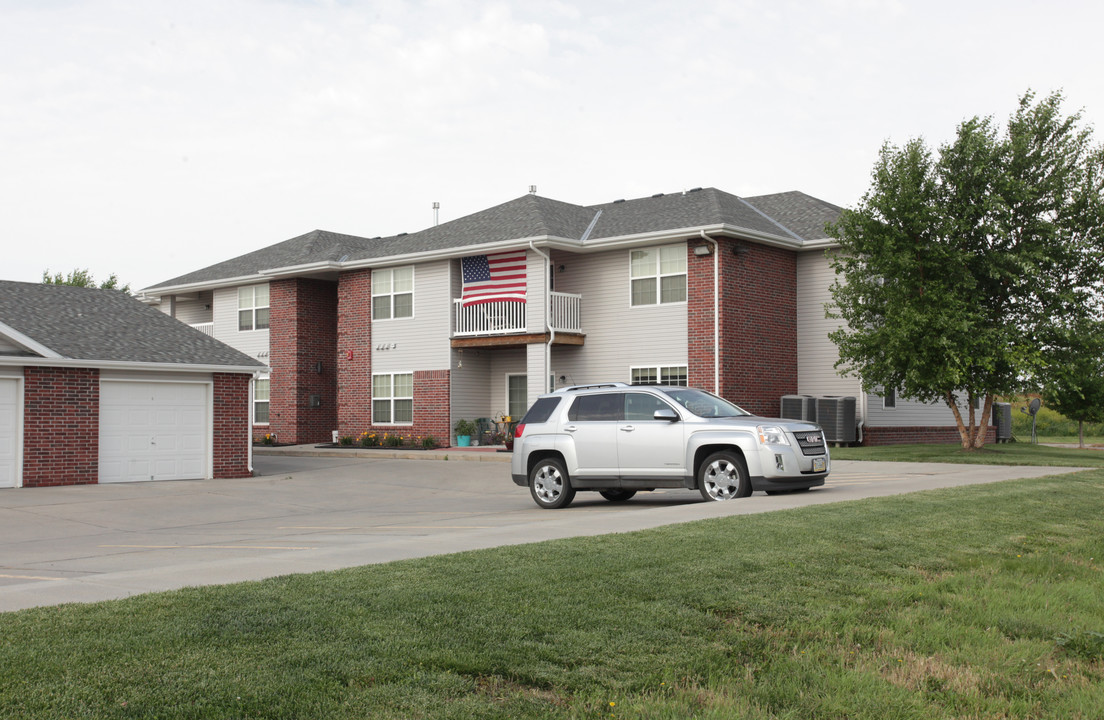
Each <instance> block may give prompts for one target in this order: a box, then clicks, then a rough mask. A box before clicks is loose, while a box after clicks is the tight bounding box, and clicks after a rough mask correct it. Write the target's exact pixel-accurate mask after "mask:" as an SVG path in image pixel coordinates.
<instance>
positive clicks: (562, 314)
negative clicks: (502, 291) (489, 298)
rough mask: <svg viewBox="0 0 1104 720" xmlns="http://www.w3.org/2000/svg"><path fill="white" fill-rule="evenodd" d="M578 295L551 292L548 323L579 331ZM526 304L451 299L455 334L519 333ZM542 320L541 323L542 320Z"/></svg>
mask: <svg viewBox="0 0 1104 720" xmlns="http://www.w3.org/2000/svg"><path fill="white" fill-rule="evenodd" d="M582 304H583V296H582V295H572V294H569V293H559V292H553V293H552V327H553V328H555V329H556V330H557V331H562V332H582V331H583V325H582ZM526 307H527V304H526V303H520V302H496V303H481V304H479V305H468V306H467V307H465V306H463V305H461V304H460V300H459V299H457V300H453V318H454V320H455V324H454V327H455V328H456V329H455V331H454V333H453V335H454V336H456V337H462V336H468V335H508V334H510V333H523V332H525V331H526V330H527V329H528V325H527V324H526V314H525V310H526ZM542 324H543V323H542Z"/></svg>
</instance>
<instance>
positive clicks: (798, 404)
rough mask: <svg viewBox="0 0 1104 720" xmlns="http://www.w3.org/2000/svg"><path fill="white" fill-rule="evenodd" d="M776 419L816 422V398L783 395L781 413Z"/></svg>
mask: <svg viewBox="0 0 1104 720" xmlns="http://www.w3.org/2000/svg"><path fill="white" fill-rule="evenodd" d="M778 417H780V418H785V419H787V420H808V421H810V422H816V418H817V415H816V398H815V397H813V396H812V395H783V396H782V412H781V414H780V415H779V416H778Z"/></svg>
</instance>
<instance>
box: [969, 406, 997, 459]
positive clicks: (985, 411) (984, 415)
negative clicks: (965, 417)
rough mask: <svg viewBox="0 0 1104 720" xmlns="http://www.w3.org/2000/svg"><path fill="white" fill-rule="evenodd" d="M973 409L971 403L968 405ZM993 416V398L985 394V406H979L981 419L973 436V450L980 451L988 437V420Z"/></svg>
mask: <svg viewBox="0 0 1104 720" xmlns="http://www.w3.org/2000/svg"><path fill="white" fill-rule="evenodd" d="M970 407H973V403H971V404H970ZM992 415H993V396H992V395H989V394H986V396H985V404H984V405H982V406H981V417H980V418H978V429H977V434H976V435H975V436H974V449H975V450H980V449H981V447H982V445H984V444H985V441H986V439H987V438H988V436H989V418H990V417H992Z"/></svg>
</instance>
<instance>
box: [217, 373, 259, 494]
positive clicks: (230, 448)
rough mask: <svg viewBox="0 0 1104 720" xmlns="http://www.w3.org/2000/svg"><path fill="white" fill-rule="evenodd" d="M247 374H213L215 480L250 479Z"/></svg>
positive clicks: (248, 376) (248, 381) (250, 378)
mask: <svg viewBox="0 0 1104 720" xmlns="http://www.w3.org/2000/svg"><path fill="white" fill-rule="evenodd" d="M252 379H253V377H252V376H251V375H243V374H240V373H214V403H213V405H214V412H215V417H214V437H213V438H212V445H211V447H212V450H213V454H214V464H213V475H214V477H216V478H241V477H250V476H251V475H252V473H250V471H249V444H250V442H252V438H251V437H250V431H249V417H250V415H251V412H250V407H249V383H250V382H251V381H252Z"/></svg>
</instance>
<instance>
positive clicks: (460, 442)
mask: <svg viewBox="0 0 1104 720" xmlns="http://www.w3.org/2000/svg"><path fill="white" fill-rule="evenodd" d="M456 447H471V435H457V436H456Z"/></svg>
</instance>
